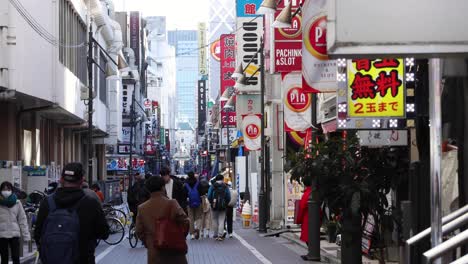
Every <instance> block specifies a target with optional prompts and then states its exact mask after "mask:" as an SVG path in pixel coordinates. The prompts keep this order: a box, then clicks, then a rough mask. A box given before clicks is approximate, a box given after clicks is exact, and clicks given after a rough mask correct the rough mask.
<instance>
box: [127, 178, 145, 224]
mask: <svg viewBox="0 0 468 264" xmlns="http://www.w3.org/2000/svg"><path fill="white" fill-rule="evenodd" d="M134 178H135V182H134V183H133V185H132V187H130V188H129V189H128V196H127V202H128V207H129V209H130V212H132V218H133V223H135V222H136V217H137V214H138V206H139V205H140V204H142V203H144V202H146V201H147V200H148V199H149V197H150V193H149V192H148V191H147V190H146V189H145V179H144V177H143V176H142V175H140V173H138V172H137V173H136V174H135V177H134Z"/></svg>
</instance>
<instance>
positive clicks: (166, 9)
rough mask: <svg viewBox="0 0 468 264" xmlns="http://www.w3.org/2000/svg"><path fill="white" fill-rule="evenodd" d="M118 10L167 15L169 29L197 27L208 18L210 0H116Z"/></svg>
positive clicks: (150, 14)
mask: <svg viewBox="0 0 468 264" xmlns="http://www.w3.org/2000/svg"><path fill="white" fill-rule="evenodd" d="M114 3H115V8H116V11H124V8H125V9H126V11H142V12H143V16H166V17H167V28H168V29H176V28H177V29H197V23H198V22H206V21H207V20H208V10H209V9H208V0H114Z"/></svg>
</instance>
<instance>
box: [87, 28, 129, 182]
mask: <svg viewBox="0 0 468 264" xmlns="http://www.w3.org/2000/svg"><path fill="white" fill-rule="evenodd" d="M95 45H96V47H98V48H99V49H100V51H102V53H103V54H105V55H106V57H107V58H108V59H109V60H110V61H111V62H112V63H113V64H114V65H115V66H117V67H118V69H119V70H121V69H123V68H126V67H128V65H127V64H126V62H122V61H120V60H119V62H120V63H117V62H116V61H115V60H114V59H113V58H112V56H111V55H109V53H107V51H106V49H104V48H103V47H102V46H101V45H100V44H99V42H97V41H96V39H94V37H93V20H92V19H91V20H90V23H89V32H88V57H87V66H88V104H87V106H88V142H87V145H88V182H89V184H91V183H92V182H93V158H94V148H93V112H94V108H93V101H94V100H93V99H94V94H93V64H95V65H96V66H97V67H98V69H99V70H100V71H101V72H103V73H104V74H107V72H106V70H105V69H102V68H101V66H100V65H99V63H97V62H96V61H95V60H94V54H93V50H94V47H95Z"/></svg>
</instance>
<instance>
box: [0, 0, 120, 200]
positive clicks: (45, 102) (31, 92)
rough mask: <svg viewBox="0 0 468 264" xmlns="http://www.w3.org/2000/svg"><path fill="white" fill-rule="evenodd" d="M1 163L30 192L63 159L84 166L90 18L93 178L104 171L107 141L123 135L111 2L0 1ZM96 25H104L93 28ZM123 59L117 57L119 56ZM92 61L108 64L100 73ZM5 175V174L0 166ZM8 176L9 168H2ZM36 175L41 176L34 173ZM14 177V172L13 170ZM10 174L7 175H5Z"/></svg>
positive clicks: (52, 176) (46, 179) (52, 173)
mask: <svg viewBox="0 0 468 264" xmlns="http://www.w3.org/2000/svg"><path fill="white" fill-rule="evenodd" d="M0 10H1V12H0V21H1V22H0V28H1V31H2V34H0V38H2V39H1V40H0V64H1V65H0V69H1V70H0V71H1V74H0V90H1V91H0V92H2V93H6V94H8V95H11V97H4V96H2V100H3V101H2V102H1V103H0V113H1V114H0V123H1V124H2V126H3V127H4V128H5V129H2V131H1V132H0V135H1V137H0V144H1V145H2V146H5V147H3V148H2V149H1V150H0V160H2V161H4V162H2V164H4V166H2V169H0V170H5V169H6V170H9V169H13V170H16V171H15V173H14V174H13V175H21V176H16V179H15V180H14V181H15V184H16V185H19V186H21V187H22V188H24V189H26V190H28V191H30V190H32V189H38V190H41V189H40V188H42V187H44V186H47V184H48V182H50V181H56V180H57V179H58V177H59V175H60V172H61V167H62V166H63V165H64V164H66V163H68V162H72V161H75V162H81V163H83V165H84V167H85V168H87V165H88V146H87V144H86V142H87V138H88V134H87V116H88V112H87V106H86V105H85V104H84V101H83V99H87V92H86V91H87V85H88V80H87V63H86V62H87V60H86V58H87V55H88V48H87V41H88V29H89V28H90V20H89V19H90V18H93V23H92V26H93V29H94V34H93V35H94V38H95V40H96V42H97V43H99V45H101V47H102V49H101V48H97V45H95V46H94V50H93V59H94V61H95V66H94V67H93V77H94V78H93V86H94V92H93V93H94V95H95V99H94V100H93V101H94V103H93V107H94V112H93V127H94V130H93V145H92V146H91V147H92V148H93V152H94V153H95V155H93V159H92V160H93V171H91V172H89V171H88V172H87V174H88V175H89V174H90V173H91V174H92V179H93V180H98V179H104V178H105V174H106V161H105V145H106V144H108V143H117V141H118V140H120V139H121V133H120V131H121V123H119V120H121V119H119V117H118V115H117V112H118V111H119V106H120V104H121V101H120V100H121V99H120V97H118V96H117V95H118V94H119V93H120V89H121V76H120V72H119V71H118V69H117V66H116V65H110V60H111V59H112V60H114V61H118V60H119V53H120V51H121V48H122V45H121V39H122V35H121V29H120V27H119V26H118V24H117V23H116V22H115V21H113V19H112V18H113V17H112V16H113V9H112V4H111V2H110V1H107V4H105V3H103V2H101V1H97V0H90V1H87V2H86V3H85V2H83V1H69V0H59V1H51V2H44V3H42V4H41V5H40V6H38V5H37V3H36V2H35V1H21V4H18V3H17V2H13V1H12V2H9V1H2V2H1V3H0ZM97 28H101V29H100V30H99V31H97V30H96V29H97ZM121 59H122V58H121ZM97 66H100V67H101V68H103V69H106V68H107V69H108V71H107V72H102V71H100V70H99V68H98V67H97ZM0 174H2V173H0ZM6 174H7V175H11V174H9V173H6ZM33 174H39V175H40V176H45V177H38V178H35V179H32V177H29V176H31V175H33ZM14 177H15V176H14ZM7 180H11V179H7Z"/></svg>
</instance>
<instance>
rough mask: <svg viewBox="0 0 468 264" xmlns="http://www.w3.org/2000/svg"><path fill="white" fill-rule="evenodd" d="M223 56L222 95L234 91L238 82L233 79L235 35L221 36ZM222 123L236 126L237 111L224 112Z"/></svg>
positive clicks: (222, 104)
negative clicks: (229, 90) (227, 90)
mask: <svg viewBox="0 0 468 264" xmlns="http://www.w3.org/2000/svg"><path fill="white" fill-rule="evenodd" d="M220 39H221V54H220V66H221V82H220V83H221V90H220V95H222V94H223V93H224V92H225V91H226V89H233V87H234V85H235V84H236V81H235V80H234V79H233V78H232V73H233V72H234V71H235V68H236V47H235V46H236V40H235V35H234V34H223V35H221V38H220ZM225 104H226V101H223V102H221V108H222V107H224V105H225ZM221 122H222V125H223V126H224V127H226V126H231V127H234V126H236V112H235V111H230V112H226V111H222V112H221Z"/></svg>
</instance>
